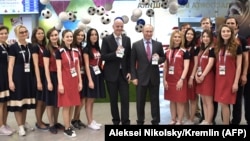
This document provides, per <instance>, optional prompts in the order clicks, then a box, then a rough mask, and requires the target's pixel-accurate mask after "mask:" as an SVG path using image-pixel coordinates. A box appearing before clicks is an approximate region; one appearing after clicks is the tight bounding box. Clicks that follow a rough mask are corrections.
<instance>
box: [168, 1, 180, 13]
mask: <svg viewBox="0 0 250 141" xmlns="http://www.w3.org/2000/svg"><path fill="white" fill-rule="evenodd" d="M177 11H178V3H177V2H171V3H170V4H169V13H170V14H176V13H177Z"/></svg>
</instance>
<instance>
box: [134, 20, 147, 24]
mask: <svg viewBox="0 0 250 141" xmlns="http://www.w3.org/2000/svg"><path fill="white" fill-rule="evenodd" d="M136 24H137V25H139V24H141V25H145V21H144V20H143V19H138V20H137V22H136Z"/></svg>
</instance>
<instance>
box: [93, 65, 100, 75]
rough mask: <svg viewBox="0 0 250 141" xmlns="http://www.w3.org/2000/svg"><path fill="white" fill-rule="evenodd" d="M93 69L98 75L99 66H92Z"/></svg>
mask: <svg viewBox="0 0 250 141" xmlns="http://www.w3.org/2000/svg"><path fill="white" fill-rule="evenodd" d="M93 70H94V72H95V75H98V74H100V73H101V70H100V68H99V67H98V66H93Z"/></svg>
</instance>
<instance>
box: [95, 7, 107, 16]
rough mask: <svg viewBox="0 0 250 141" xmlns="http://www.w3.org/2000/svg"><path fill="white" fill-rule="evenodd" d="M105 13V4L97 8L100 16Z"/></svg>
mask: <svg viewBox="0 0 250 141" xmlns="http://www.w3.org/2000/svg"><path fill="white" fill-rule="evenodd" d="M104 13H105V9H104V7H103V6H98V7H97V8H96V14H97V15H99V16H102V15H103V14H104Z"/></svg>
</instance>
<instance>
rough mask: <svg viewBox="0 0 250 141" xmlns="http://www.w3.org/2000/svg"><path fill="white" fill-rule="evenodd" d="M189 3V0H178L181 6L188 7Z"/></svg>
mask: <svg viewBox="0 0 250 141" xmlns="http://www.w3.org/2000/svg"><path fill="white" fill-rule="evenodd" d="M187 3H188V0H178V4H179V5H186V4H187Z"/></svg>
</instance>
